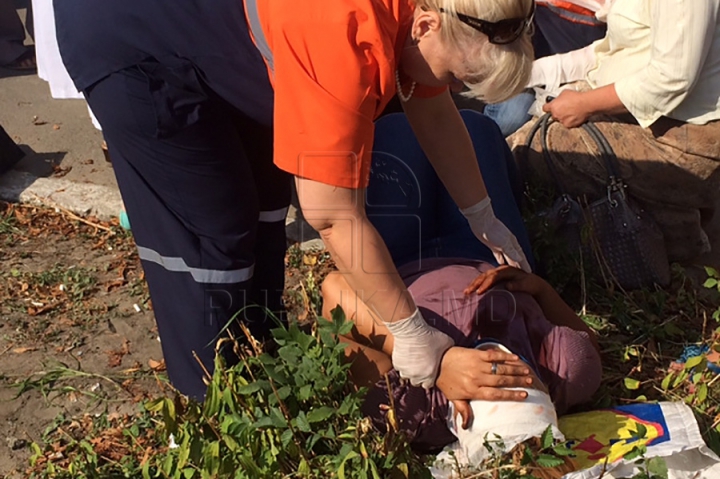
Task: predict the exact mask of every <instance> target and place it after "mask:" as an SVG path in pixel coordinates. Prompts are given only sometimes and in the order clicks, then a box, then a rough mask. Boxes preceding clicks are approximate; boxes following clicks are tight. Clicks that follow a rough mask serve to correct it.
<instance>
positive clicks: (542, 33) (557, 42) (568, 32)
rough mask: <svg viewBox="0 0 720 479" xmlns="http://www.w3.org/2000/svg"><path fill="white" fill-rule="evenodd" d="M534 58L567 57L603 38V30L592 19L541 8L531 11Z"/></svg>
mask: <svg viewBox="0 0 720 479" xmlns="http://www.w3.org/2000/svg"><path fill="white" fill-rule="evenodd" d="M533 23H534V24H535V33H534V34H533V38H532V41H533V48H534V50H535V58H542V57H547V56H550V55H555V54H558V53H567V52H570V51H573V50H577V49H579V48H583V47H585V46H587V45H590V44H591V43H592V42H594V41H595V40H599V39H601V38H602V37H604V36H605V31H606V30H607V26H606V25H605V24H604V23H602V22H601V21H600V20H597V19H596V18H595V17H586V16H584V15H579V14H573V13H571V12H567V11H564V10H562V9H561V8H557V7H554V6H551V5H550V6H548V5H545V4H539V5H538V8H537V9H536V10H535V18H534V20H533Z"/></svg>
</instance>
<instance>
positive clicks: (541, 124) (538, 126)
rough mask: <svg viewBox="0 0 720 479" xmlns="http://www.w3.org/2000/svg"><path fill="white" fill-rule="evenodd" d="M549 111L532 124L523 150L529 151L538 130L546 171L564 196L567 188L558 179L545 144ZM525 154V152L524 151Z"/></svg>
mask: <svg viewBox="0 0 720 479" xmlns="http://www.w3.org/2000/svg"><path fill="white" fill-rule="evenodd" d="M550 119H551V118H550V113H546V114H544V115H543V116H541V117H540V119H539V120H538V121H537V122H536V123H535V124H534V125H533V127H532V129H531V130H530V133H529V134H528V138H527V142H526V143H525V151H526V152H529V151H530V149H531V147H532V142H533V139H534V138H535V135H536V134H537V132H538V131H539V132H540V152H541V153H542V155H543V159H544V160H545V164H546V165H547V169H548V172H549V173H550V176H551V177H552V179H553V182H555V186H556V188H557V189H558V191H559V192H560V195H561V196H563V197H565V196H567V190H566V189H565V186H564V185H563V182H562V181H561V180H560V176H559V175H558V172H557V169H556V168H555V165H554V164H553V160H552V155H551V153H550V149H549V148H548V145H547V132H548V126H549V124H550ZM526 154H527V153H526Z"/></svg>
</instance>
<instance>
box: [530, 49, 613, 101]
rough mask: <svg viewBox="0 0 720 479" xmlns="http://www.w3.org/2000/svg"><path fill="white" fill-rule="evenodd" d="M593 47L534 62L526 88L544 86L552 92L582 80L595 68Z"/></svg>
mask: <svg viewBox="0 0 720 479" xmlns="http://www.w3.org/2000/svg"><path fill="white" fill-rule="evenodd" d="M599 41H602V40H599ZM595 45H596V43H592V44H590V45H588V46H586V47H585V48H581V49H579V50H573V51H571V52H567V53H560V54H557V55H550V56H547V57H543V58H539V59H537V60H535V61H534V62H533V67H532V72H531V74H530V81H529V82H528V85H527V86H528V87H535V86H544V87H545V89H546V90H550V91H552V90H554V89H556V88H558V87H559V86H560V85H564V84H565V83H570V82H574V81H578V80H583V79H584V78H585V76H586V75H587V72H588V71H590V69H591V68H592V67H593V66H595Z"/></svg>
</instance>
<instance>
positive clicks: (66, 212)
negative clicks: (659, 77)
mask: <svg viewBox="0 0 720 479" xmlns="http://www.w3.org/2000/svg"><path fill="white" fill-rule="evenodd" d="M30 194H31V195H33V196H34V197H35V199H36V200H38V201H39V202H40V203H42V204H43V205H44V206H47V207H50V208H55V209H56V210H57V211H59V212H61V213H62V214H64V215H65V216H67V217H69V218H71V219H74V220H76V221H79V222H81V223H85V224H86V225H88V226H92V227H93V228H97V229H100V230H103V231H107V232H108V233H110V235H111V236H112V235H114V234H115V231H113V229H112V228H109V227H107V226H105V225H101V224H98V223H94V222H92V221H90V220H86V219H85V218H83V217H82V216H78V215H76V214H75V213H73V212H72V211H70V210H68V209H67V208H63V207H62V206H60V205H58V204H57V203H55V202H54V201H53V200H51V199H50V198H43V197H41V196H38V195H36V194H35V193H30Z"/></svg>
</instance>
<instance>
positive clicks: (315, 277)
mask: <svg viewBox="0 0 720 479" xmlns="http://www.w3.org/2000/svg"><path fill="white" fill-rule="evenodd" d="M85 221H87V222H89V223H91V224H87V223H84V222H82V221H80V220H78V219H76V218H73V217H72V216H68V215H67V214H65V213H63V212H57V211H53V210H49V209H43V208H36V207H31V206H22V205H12V204H7V203H2V202H0V418H1V419H0V477H3V478H8V477H13V478H15V477H25V474H24V472H23V471H24V470H25V469H26V468H27V466H28V459H29V458H30V456H31V454H32V450H31V448H30V447H29V445H30V444H31V443H32V442H37V443H42V442H43V439H44V437H45V436H46V434H47V433H49V432H51V431H52V430H54V429H55V427H56V426H57V424H59V423H60V422H61V421H62V420H64V419H68V418H78V417H82V415H84V414H100V413H106V414H108V415H112V414H113V413H119V414H124V413H132V412H135V411H137V410H138V408H139V404H140V403H141V402H143V401H144V400H146V399H149V398H153V397H157V396H158V395H160V394H161V393H163V392H165V393H168V392H169V391H170V389H169V386H168V385H167V378H166V376H165V373H164V363H163V362H162V351H161V348H160V342H159V339H158V334H157V329H156V326H155V322H154V317H153V313H152V305H151V302H150V300H149V296H148V293H147V289H146V286H145V282H144V279H143V273H142V268H141V267H140V261H139V259H138V257H137V254H136V251H135V246H134V243H133V240H132V235H131V234H130V233H128V232H125V231H124V230H122V229H121V228H119V227H118V226H117V225H116V224H108V223H101V222H98V221H97V220H94V219H92V218H89V219H86V220H85ZM287 263H288V273H287V281H286V305H287V306H288V309H289V310H290V313H291V314H292V315H293V316H294V317H297V318H300V319H305V320H310V319H312V315H313V314H314V313H312V311H314V310H316V307H317V306H318V305H319V302H320V297H319V293H318V288H317V285H318V284H319V282H320V279H321V278H320V276H322V275H324V274H325V273H326V272H327V271H328V270H330V269H331V268H332V264H331V261H330V260H329V257H328V255H327V254H326V253H322V252H315V253H307V252H303V251H301V250H300V248H299V247H297V246H295V247H291V248H290V249H289V252H288V256H287ZM318 271H320V273H319V274H318ZM323 271H324V273H323Z"/></svg>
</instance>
